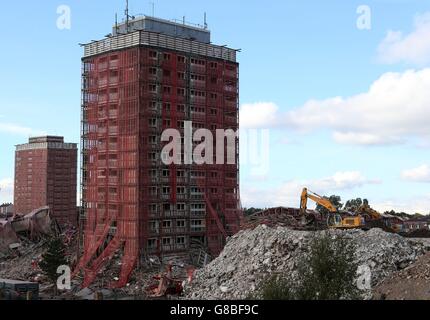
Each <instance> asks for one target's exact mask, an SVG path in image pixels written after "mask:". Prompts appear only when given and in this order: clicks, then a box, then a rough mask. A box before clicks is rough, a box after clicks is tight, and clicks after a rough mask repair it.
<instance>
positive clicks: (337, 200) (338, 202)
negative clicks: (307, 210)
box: [316, 195, 343, 215]
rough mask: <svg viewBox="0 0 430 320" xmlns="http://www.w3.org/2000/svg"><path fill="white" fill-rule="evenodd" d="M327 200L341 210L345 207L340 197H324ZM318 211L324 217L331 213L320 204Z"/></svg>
mask: <svg viewBox="0 0 430 320" xmlns="http://www.w3.org/2000/svg"><path fill="white" fill-rule="evenodd" d="M324 198H325V199H328V200H330V202H331V203H332V204H333V205H334V206H335V207H336V208H337V209H338V210H339V209H341V208H342V207H343V204H342V202H341V201H342V199H341V197H340V196H336V195H332V196H330V197H324ZM316 210H317V211H318V212H320V213H321V214H323V215H328V214H329V211H328V210H327V209H326V208H325V207H324V206H322V205H320V204H318V205H317V207H316Z"/></svg>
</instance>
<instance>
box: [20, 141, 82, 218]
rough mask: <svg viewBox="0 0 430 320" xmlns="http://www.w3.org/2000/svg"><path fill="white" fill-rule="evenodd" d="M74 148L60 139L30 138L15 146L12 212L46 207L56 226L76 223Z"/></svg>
mask: <svg viewBox="0 0 430 320" xmlns="http://www.w3.org/2000/svg"><path fill="white" fill-rule="evenodd" d="M77 157H78V147H77V144H75V143H64V138H63V137H53V136H45V137H36V138H30V139H29V143H26V144H22V145H18V146H16V152H15V191H14V204H15V213H18V214H20V213H24V214H27V213H30V212H32V211H33V210H35V209H38V208H41V207H44V206H49V207H50V209H51V214H52V216H53V217H54V218H56V219H57V221H58V222H59V223H60V224H63V223H66V222H67V223H71V224H74V225H75V224H76V223H77V210H76V184H77V175H76V173H77V169H76V168H77Z"/></svg>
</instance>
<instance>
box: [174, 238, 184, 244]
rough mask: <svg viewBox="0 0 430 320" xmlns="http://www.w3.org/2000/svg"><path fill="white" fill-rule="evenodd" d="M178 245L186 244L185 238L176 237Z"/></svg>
mask: <svg viewBox="0 0 430 320" xmlns="http://www.w3.org/2000/svg"><path fill="white" fill-rule="evenodd" d="M176 244H185V237H176Z"/></svg>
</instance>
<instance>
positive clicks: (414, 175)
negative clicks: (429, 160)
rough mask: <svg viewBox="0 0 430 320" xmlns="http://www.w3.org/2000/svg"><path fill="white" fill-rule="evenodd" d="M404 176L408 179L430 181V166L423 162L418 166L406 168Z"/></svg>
mask: <svg viewBox="0 0 430 320" xmlns="http://www.w3.org/2000/svg"><path fill="white" fill-rule="evenodd" d="M402 178H403V179H405V180H408V181H415V182H430V166H429V165H426V164H423V165H422V166H419V167H417V168H412V169H407V170H404V171H403V172H402Z"/></svg>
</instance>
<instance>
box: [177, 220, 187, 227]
mask: <svg viewBox="0 0 430 320" xmlns="http://www.w3.org/2000/svg"><path fill="white" fill-rule="evenodd" d="M176 227H178V228H185V220H176Z"/></svg>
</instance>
